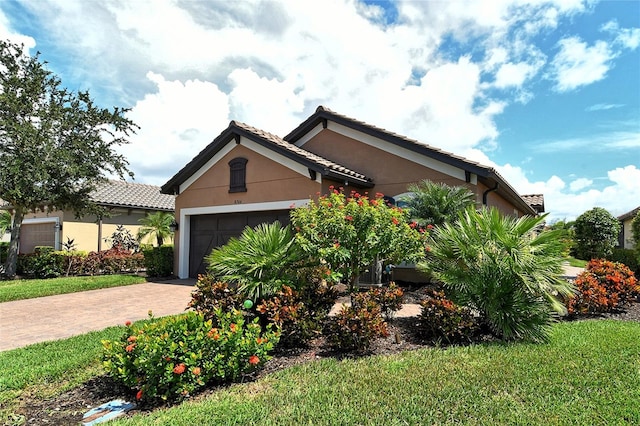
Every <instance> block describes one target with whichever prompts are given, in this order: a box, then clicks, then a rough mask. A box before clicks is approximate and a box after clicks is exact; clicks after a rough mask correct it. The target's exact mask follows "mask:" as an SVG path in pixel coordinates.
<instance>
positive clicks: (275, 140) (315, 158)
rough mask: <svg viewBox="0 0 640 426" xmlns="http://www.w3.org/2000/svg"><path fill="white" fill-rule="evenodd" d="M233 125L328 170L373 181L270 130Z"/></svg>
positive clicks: (235, 122) (238, 124) (239, 123)
mask: <svg viewBox="0 0 640 426" xmlns="http://www.w3.org/2000/svg"><path fill="white" fill-rule="evenodd" d="M231 124H232V125H235V126H238V127H240V128H242V129H244V130H245V131H247V132H250V133H253V134H254V135H256V136H258V137H260V138H262V139H264V140H266V141H269V142H271V143H272V144H274V145H276V146H277V147H279V148H281V149H284V150H286V151H288V152H291V153H292V154H294V155H296V156H299V157H301V158H304V159H306V160H308V161H310V162H312V163H315V164H317V165H318V166H321V167H322V168H325V169H328V170H333V171H335V172H338V173H341V174H344V175H347V176H350V177H353V178H356V179H359V180H363V181H368V182H371V179H370V178H368V177H367V176H365V175H364V174H362V173H358V172H356V171H355V170H351V169H349V168H347V167H344V166H342V165H340V164H338V163H336V162H334V161H331V160H327V159H326V158H323V157H321V156H319V155H316V154H314V153H312V152H309V151H307V150H305V149H302V148H299V147H297V146H295V145H294V144H292V143H290V142H287V141H285V140H284V139H282V138H281V137H280V136H276V135H274V134H272V133H269V132H265V131H264V130H260V129H256V128H255V127H253V126H249V125H248V124H245V123H242V122H239V121H232V122H231Z"/></svg>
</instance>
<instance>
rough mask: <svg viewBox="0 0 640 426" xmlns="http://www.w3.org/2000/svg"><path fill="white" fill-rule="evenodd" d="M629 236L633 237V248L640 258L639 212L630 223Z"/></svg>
mask: <svg viewBox="0 0 640 426" xmlns="http://www.w3.org/2000/svg"><path fill="white" fill-rule="evenodd" d="M631 236H632V237H633V243H634V248H635V250H636V252H637V253H638V257H639V258H640V210H639V211H638V213H636V215H635V217H634V218H633V220H632V221H631Z"/></svg>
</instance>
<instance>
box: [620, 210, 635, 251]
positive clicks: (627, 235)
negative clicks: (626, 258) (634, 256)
mask: <svg viewBox="0 0 640 426" xmlns="http://www.w3.org/2000/svg"><path fill="white" fill-rule="evenodd" d="M632 221H633V217H630V218H628V219H627V220H625V221H624V222H622V227H623V235H624V246H623V247H624V248H626V249H633V248H634V244H635V241H634V240H633V233H632V232H631V222H632Z"/></svg>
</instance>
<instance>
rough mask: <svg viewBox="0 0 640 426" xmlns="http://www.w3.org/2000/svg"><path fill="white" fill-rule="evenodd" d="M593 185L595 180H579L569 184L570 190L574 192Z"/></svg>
mask: <svg viewBox="0 0 640 426" xmlns="http://www.w3.org/2000/svg"><path fill="white" fill-rule="evenodd" d="M592 183H593V180H591V179H587V178H578V179H576V180H574V181H572V182H571V183H570V184H569V189H571V190H572V191H573V192H577V191H580V190H582V189H584V188H588V187H589V186H591V184H592Z"/></svg>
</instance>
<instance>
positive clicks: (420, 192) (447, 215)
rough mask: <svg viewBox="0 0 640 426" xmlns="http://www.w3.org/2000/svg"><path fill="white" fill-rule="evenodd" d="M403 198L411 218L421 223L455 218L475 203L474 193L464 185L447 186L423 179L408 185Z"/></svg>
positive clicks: (439, 222) (433, 222)
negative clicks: (408, 192)
mask: <svg viewBox="0 0 640 426" xmlns="http://www.w3.org/2000/svg"><path fill="white" fill-rule="evenodd" d="M408 190H409V191H410V192H411V193H412V195H411V196H410V197H407V198H406V199H405V201H406V203H407V207H408V208H409V211H410V214H411V218H412V219H414V220H416V221H417V222H418V223H420V224H421V225H429V224H431V225H441V224H443V223H445V222H449V221H453V220H455V219H456V217H457V215H458V213H460V212H461V211H463V210H464V209H466V208H467V207H469V206H473V205H474V204H475V196H474V194H473V193H472V192H471V191H470V190H469V189H467V188H465V187H464V186H449V185H446V184H444V183H440V182H432V181H430V180H423V181H421V182H419V183H417V184H412V185H409V187H408Z"/></svg>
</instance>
